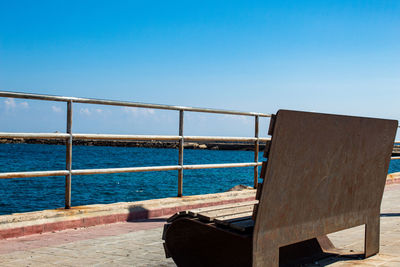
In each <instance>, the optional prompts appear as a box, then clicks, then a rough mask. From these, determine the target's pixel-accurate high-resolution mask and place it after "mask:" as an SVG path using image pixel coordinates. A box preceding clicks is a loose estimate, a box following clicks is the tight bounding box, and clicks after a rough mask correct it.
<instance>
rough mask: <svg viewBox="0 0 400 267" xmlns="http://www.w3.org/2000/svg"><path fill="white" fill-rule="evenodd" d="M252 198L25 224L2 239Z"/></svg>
mask: <svg viewBox="0 0 400 267" xmlns="http://www.w3.org/2000/svg"><path fill="white" fill-rule="evenodd" d="M251 200H254V197H248V198H239V199H230V200H223V201H216V202H209V203H199V204H192V205H184V206H178V207H171V208H161V209H154V210H139V211H133V212H130V213H121V214H110V215H104V216H94V217H88V218H81V219H78V220H65V221H60V222H53V223H44V224H37V225H31V226H23V227H17V228H9V229H3V230H0V240H1V239H7V238H14V237H21V236H26V235H32V234H42V233H46V232H54V231H60V230H66V229H73V228H81V227H90V226H95V225H102V224H110V223H116V222H126V221H135V220H143V219H151V218H155V217H161V216H166V215H172V214H175V213H176V212H179V211H183V210H188V209H197V208H202V207H210V206H217V205H223V204H231V203H238V202H244V201H251Z"/></svg>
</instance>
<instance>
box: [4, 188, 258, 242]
mask: <svg viewBox="0 0 400 267" xmlns="http://www.w3.org/2000/svg"><path fill="white" fill-rule="evenodd" d="M254 198H255V190H254V189H245V190H241V191H230V192H225V193H217V194H207V195H196V196H185V197H182V198H178V197H172V198H163V199H152V200H145V201H137V202H120V203H113V204H96V205H87V206H78V207H72V208H71V209H69V210H65V209H61V208H60V209H54V210H43V211H36V212H26V213H13V214H10V215H2V216H0V240H1V239H6V238H13V237H20V236H26V235H31V234H41V233H45V232H53V231H60V230H65V229H71V228H79V227H89V226H94V225H101V224H109V223H116V222H126V221H134V220H141V219H150V218H154V217H161V216H167V215H172V214H174V213H176V212H178V211H182V210H187V209H194V208H201V207H207V206H215V205H222V204H229V203H238V202H243V201H251V200H254Z"/></svg>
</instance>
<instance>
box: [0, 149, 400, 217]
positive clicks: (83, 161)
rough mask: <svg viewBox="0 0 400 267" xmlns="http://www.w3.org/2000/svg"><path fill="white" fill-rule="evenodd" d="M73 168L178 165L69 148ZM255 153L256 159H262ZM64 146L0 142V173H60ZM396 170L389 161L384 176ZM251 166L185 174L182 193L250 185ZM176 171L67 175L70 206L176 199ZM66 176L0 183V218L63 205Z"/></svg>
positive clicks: (239, 157)
mask: <svg viewBox="0 0 400 267" xmlns="http://www.w3.org/2000/svg"><path fill="white" fill-rule="evenodd" d="M72 154H73V157H72V158H73V161H72V167H73V169H93V168H119V167H140V166H164V165H177V162H178V150H177V149H167V148H139V147H101V146H74V147H73V153H72ZM262 154H263V153H260V158H259V161H262V160H263V158H262ZM65 155H66V151H65V146H62V145H41V144H0V172H20V171H39V170H41V171H46V170H63V169H65ZM253 160H254V152H252V151H232V150H191V149H186V150H185V151H184V164H185V165H188V164H211V163H240V162H252V161H253ZM399 171H400V160H392V162H391V164H390V167H389V173H392V172H399ZM253 176H254V174H253V167H244V168H226V169H203V170H185V171H184V176H183V194H184V195H197V194H209V193H217V192H225V191H227V190H229V189H230V188H232V187H234V186H236V185H239V184H241V185H247V186H252V185H253ZM177 184H178V171H159V172H139V173H119V174H101V175H76V176H72V192H71V202H72V206H80V205H89V204H100V203H104V204H105V203H115V202H130V201H138V200H146V199H156V198H165V197H173V196H176V195H177ZM64 194H65V177H64V176H59V177H33V178H15V179H0V214H1V215H4V214H11V213H19V212H29V211H37V210H44V209H55V208H60V207H63V206H64Z"/></svg>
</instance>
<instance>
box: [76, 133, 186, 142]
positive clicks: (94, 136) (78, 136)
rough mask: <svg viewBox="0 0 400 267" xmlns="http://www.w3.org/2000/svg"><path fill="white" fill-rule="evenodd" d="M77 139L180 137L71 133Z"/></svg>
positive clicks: (171, 136) (157, 138) (170, 136)
mask: <svg viewBox="0 0 400 267" xmlns="http://www.w3.org/2000/svg"><path fill="white" fill-rule="evenodd" d="M72 137H73V138H74V139H77V140H82V139H83V140H85V139H88V140H159V141H161V140H168V141H175V140H176V141H177V140H180V139H181V138H182V137H180V136H179V135H121V134H72Z"/></svg>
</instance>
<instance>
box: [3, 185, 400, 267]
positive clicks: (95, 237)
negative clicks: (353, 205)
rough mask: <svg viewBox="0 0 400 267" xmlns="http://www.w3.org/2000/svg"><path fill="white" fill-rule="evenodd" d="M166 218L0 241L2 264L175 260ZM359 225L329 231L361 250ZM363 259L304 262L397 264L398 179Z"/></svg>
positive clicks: (399, 236)
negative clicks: (377, 239)
mask: <svg viewBox="0 0 400 267" xmlns="http://www.w3.org/2000/svg"><path fill="white" fill-rule="evenodd" d="M164 222H165V218H154V219H148V220H143V221H139V222H125V223H114V224H109V225H100V226H94V227H89V228H80V229H75V230H64V231H60V232H54V233H44V234H41V235H31V236H25V237H19V238H12V239H7V240H1V241H0V266H55V265H57V266H175V264H174V263H173V261H172V260H171V259H166V258H165V256H164V250H163V247H162V243H163V242H162V240H161V233H162V225H163V224H164ZM363 230H364V228H363V227H356V228H353V229H349V230H346V231H341V232H338V233H334V234H331V235H330V238H331V239H332V241H333V243H334V244H335V245H336V246H337V247H339V248H345V249H348V250H354V251H362V249H363V239H364V238H363V234H364V231H363ZM380 250H381V251H380V253H379V254H378V255H376V256H373V257H370V258H368V259H365V260H361V259H353V258H346V257H338V258H328V259H324V260H321V261H319V262H316V263H315V264H311V265H308V266H334V267H337V266H382V267H383V266H399V267H400V184H392V185H389V186H387V187H386V190H385V194H384V199H383V204H382V215H381V248H380Z"/></svg>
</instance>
